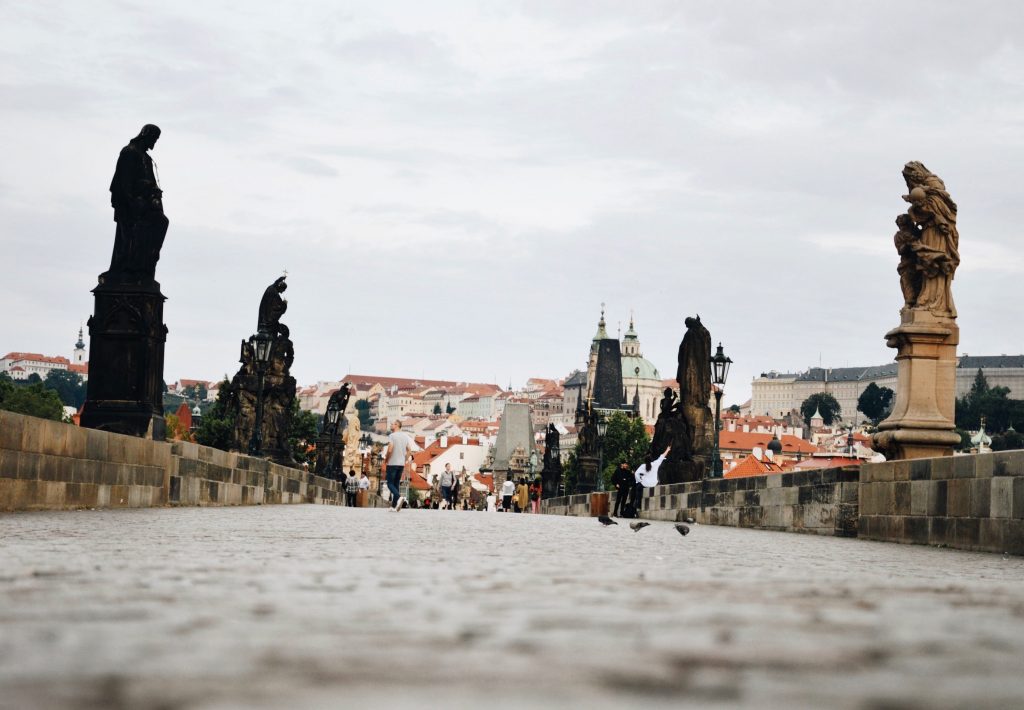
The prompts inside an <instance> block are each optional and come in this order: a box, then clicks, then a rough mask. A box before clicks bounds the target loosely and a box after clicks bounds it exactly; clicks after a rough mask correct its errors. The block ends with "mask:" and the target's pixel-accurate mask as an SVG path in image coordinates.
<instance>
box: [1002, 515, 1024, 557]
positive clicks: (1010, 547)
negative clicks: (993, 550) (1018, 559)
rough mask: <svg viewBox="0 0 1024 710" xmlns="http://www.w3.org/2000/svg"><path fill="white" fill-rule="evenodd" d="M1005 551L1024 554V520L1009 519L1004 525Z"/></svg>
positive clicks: (1012, 553)
mask: <svg viewBox="0 0 1024 710" xmlns="http://www.w3.org/2000/svg"><path fill="white" fill-rule="evenodd" d="M1003 552H1009V553H1010V554H1011V555H1024V520H1007V521H1006V523H1005V525H1004V527H1003Z"/></svg>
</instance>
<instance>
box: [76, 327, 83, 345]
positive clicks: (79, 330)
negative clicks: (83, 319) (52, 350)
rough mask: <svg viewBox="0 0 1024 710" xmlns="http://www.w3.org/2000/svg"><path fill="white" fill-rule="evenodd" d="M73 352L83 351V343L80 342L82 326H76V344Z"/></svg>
mask: <svg viewBox="0 0 1024 710" xmlns="http://www.w3.org/2000/svg"><path fill="white" fill-rule="evenodd" d="M75 350H85V341H84V340H82V326H81V325H79V326H78V342H77V343H75Z"/></svg>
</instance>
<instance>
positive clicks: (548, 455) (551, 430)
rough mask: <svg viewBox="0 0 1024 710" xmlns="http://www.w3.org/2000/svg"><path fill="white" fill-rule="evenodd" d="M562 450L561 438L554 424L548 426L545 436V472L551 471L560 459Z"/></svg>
mask: <svg viewBox="0 0 1024 710" xmlns="http://www.w3.org/2000/svg"><path fill="white" fill-rule="evenodd" d="M559 448H560V437H559V435H558V429H557V428H556V427H555V425H554V424H548V430H547V433H545V434H544V470H545V471H548V470H550V469H551V467H552V465H553V464H554V462H555V461H556V460H557V459H558V456H559Z"/></svg>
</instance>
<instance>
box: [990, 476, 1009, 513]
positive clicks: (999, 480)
mask: <svg viewBox="0 0 1024 710" xmlns="http://www.w3.org/2000/svg"><path fill="white" fill-rule="evenodd" d="M1014 480H1015V479H1013V478H1008V477H1005V476H999V477H995V478H993V479H992V488H991V489H990V493H989V517H991V518H1011V517H1013V482H1014Z"/></svg>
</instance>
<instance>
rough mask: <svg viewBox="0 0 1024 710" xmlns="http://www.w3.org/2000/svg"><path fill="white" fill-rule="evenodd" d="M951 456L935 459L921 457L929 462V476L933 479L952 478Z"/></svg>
mask: <svg viewBox="0 0 1024 710" xmlns="http://www.w3.org/2000/svg"><path fill="white" fill-rule="evenodd" d="M953 458H954V457H952V456H943V457H942V458H937V459H922V460H925V461H929V462H930V463H931V465H930V467H929V472H930V477H931V479H932V480H933V481H936V480H943V479H947V478H953Z"/></svg>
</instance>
